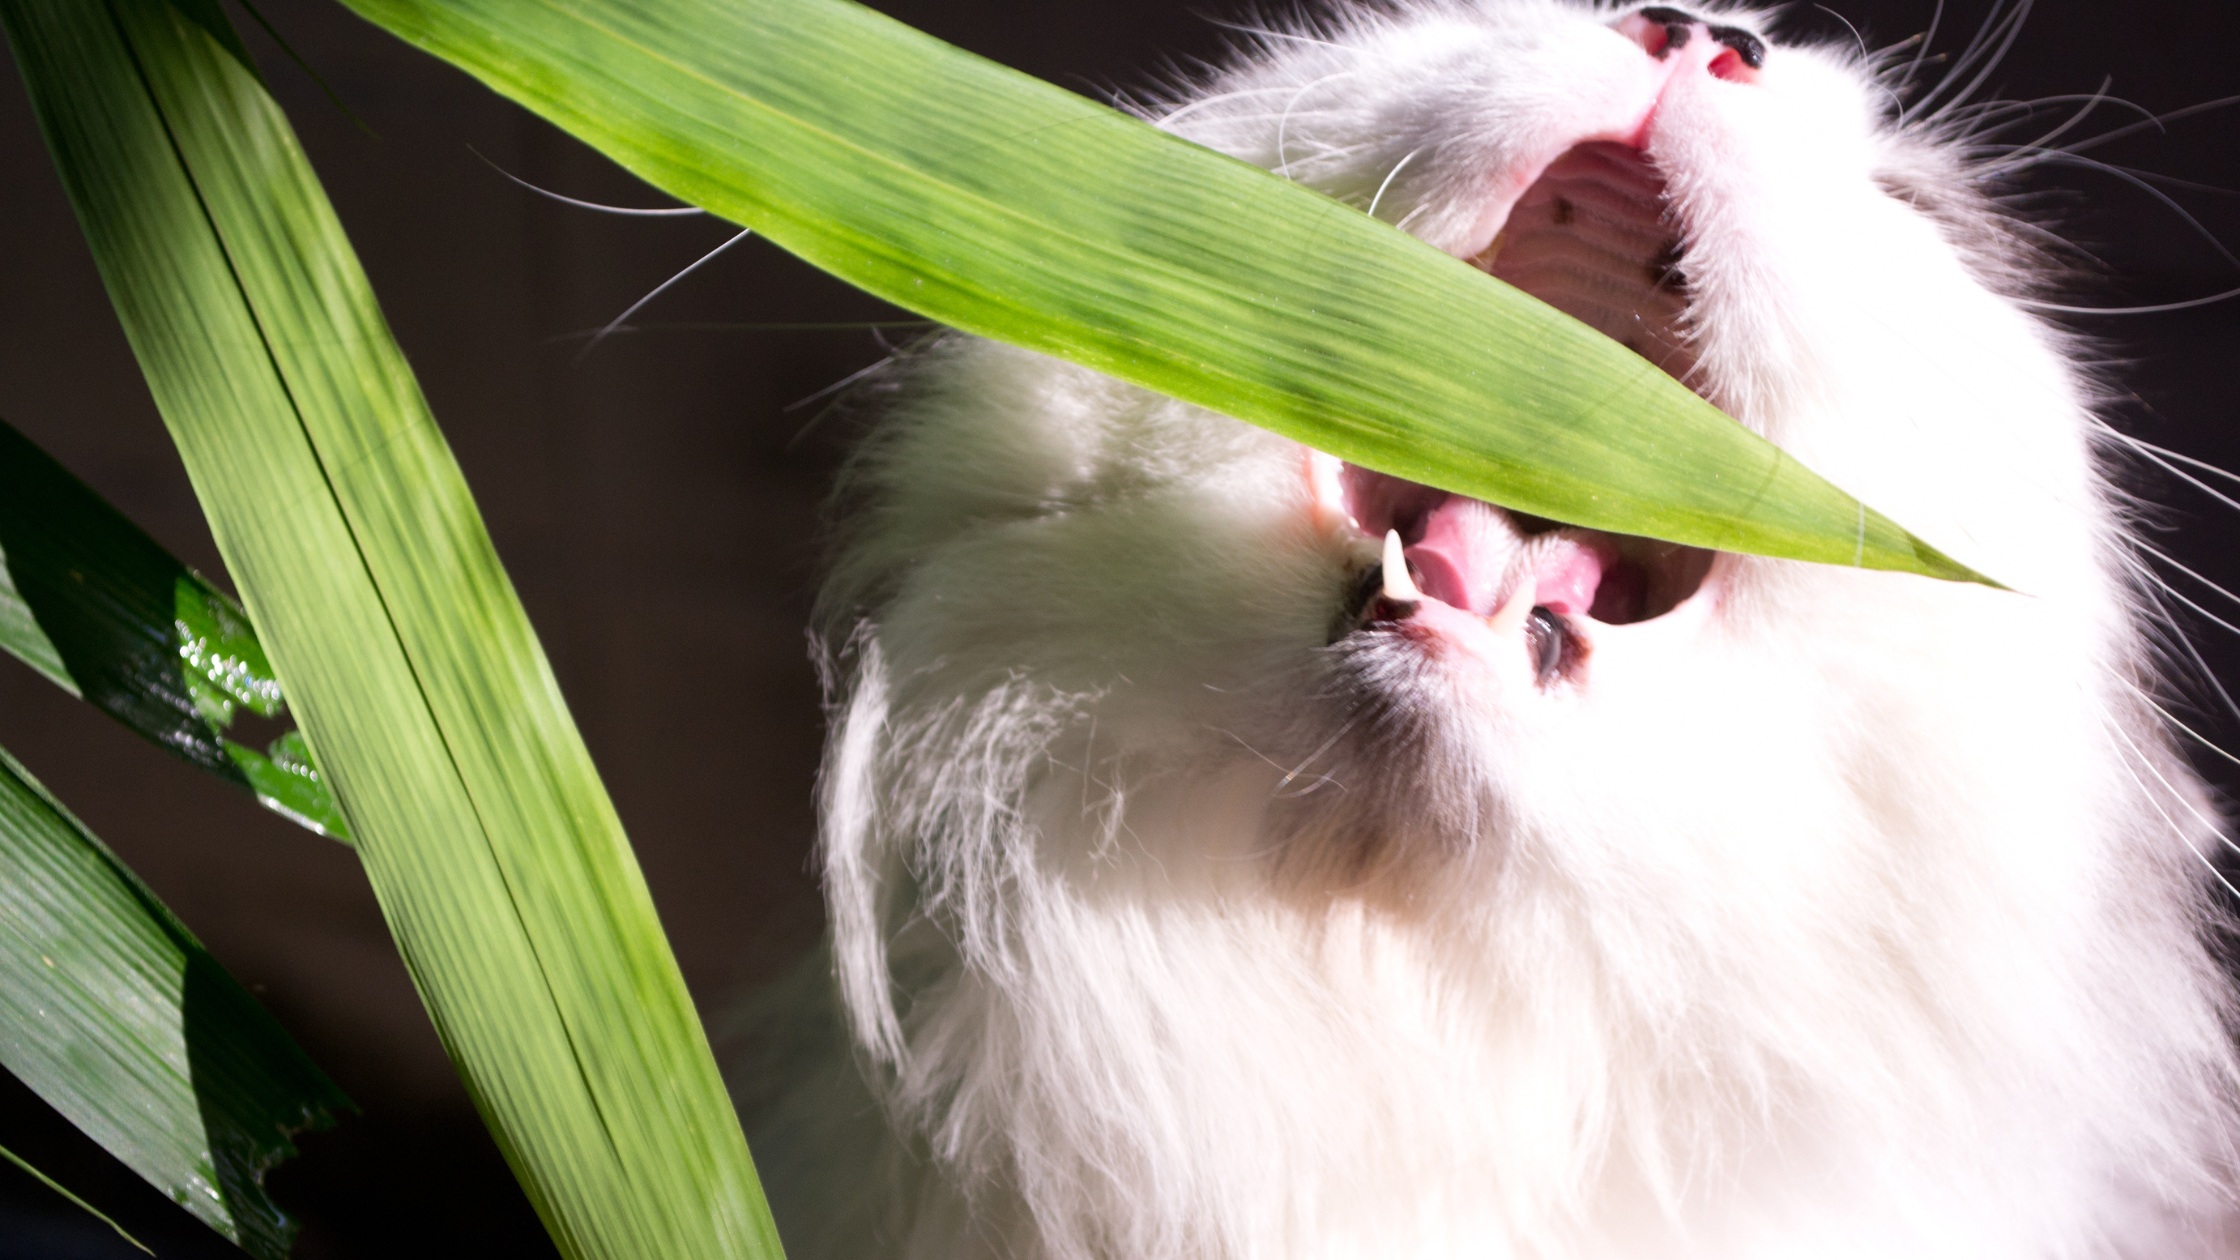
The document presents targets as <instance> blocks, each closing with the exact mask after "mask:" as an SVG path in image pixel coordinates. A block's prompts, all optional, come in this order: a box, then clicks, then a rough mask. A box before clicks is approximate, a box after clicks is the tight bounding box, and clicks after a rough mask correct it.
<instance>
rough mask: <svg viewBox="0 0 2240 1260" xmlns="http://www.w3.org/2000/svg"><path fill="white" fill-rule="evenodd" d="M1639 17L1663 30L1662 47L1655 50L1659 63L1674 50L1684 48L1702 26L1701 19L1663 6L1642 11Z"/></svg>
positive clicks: (1682, 10) (1684, 11) (1681, 10)
mask: <svg viewBox="0 0 2240 1260" xmlns="http://www.w3.org/2000/svg"><path fill="white" fill-rule="evenodd" d="M1639 16H1640V17H1641V18H1643V19H1644V20H1646V21H1650V22H1655V23H1656V24H1657V25H1659V26H1661V27H1663V28H1664V47H1662V48H1659V49H1658V50H1657V60H1659V61H1663V60H1664V59H1665V58H1667V57H1669V56H1671V55H1672V52H1673V50H1674V49H1676V48H1686V47H1687V46H1688V41H1689V40H1690V39H1692V38H1694V37H1695V33H1696V28H1697V27H1699V26H1701V25H1703V19H1702V18H1699V17H1697V16H1696V15H1695V14H1693V13H1690V12H1688V11H1687V10H1685V9H1668V8H1665V7H1664V6H1663V5H1654V6H1651V7H1650V8H1646V9H1642V10H1640V13H1639Z"/></svg>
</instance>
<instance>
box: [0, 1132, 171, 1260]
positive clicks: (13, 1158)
mask: <svg viewBox="0 0 2240 1260" xmlns="http://www.w3.org/2000/svg"><path fill="white" fill-rule="evenodd" d="M0 1159H4V1160H7V1161H8V1162H9V1163H11V1164H14V1165H15V1166H16V1167H18V1168H21V1169H22V1170H23V1171H25V1172H27V1173H29V1174H31V1176H32V1177H33V1178H34V1179H36V1180H37V1181H38V1182H39V1184H40V1185H43V1186H45V1187H46V1188H47V1189H49V1190H52V1191H54V1192H55V1193H56V1194H59V1195H61V1196H62V1197H63V1198H65V1199H68V1200H69V1201H70V1202H71V1203H73V1204H75V1205H77V1206H78V1207H79V1208H82V1209H84V1210H85V1212H86V1213H87V1214H88V1215H90V1216H92V1217H93V1219H95V1220H97V1221H99V1222H101V1223H102V1224H104V1225H106V1226H108V1227H109V1228H111V1229H113V1230H115V1231H117V1237H119V1238H122V1239H124V1240H125V1241H126V1242H128V1243H131V1244H132V1245H133V1246H135V1247H138V1248H139V1249H140V1250H142V1251H147V1252H148V1254H149V1255H151V1256H152V1255H154V1254H155V1252H153V1251H148V1244H146V1243H144V1242H141V1241H140V1240H139V1239H137V1238H134V1237H133V1236H132V1235H130V1234H128V1233H126V1232H125V1229H124V1226H122V1225H119V1224H117V1223H116V1222H115V1221H113V1220H110V1219H109V1214H108V1213H106V1212H104V1211H102V1210H101V1209H100V1208H97V1207H95V1206H94V1205H92V1204H91V1203H88V1202H86V1201H85V1200H84V1199H81V1198H79V1197H78V1196H77V1195H75V1194H72V1193H70V1189H69V1187H67V1186H65V1185H63V1184H62V1183H61V1182H59V1181H56V1180H55V1179H54V1178H52V1177H49V1176H48V1175H46V1174H45V1173H43V1172H40V1171H39V1170H38V1169H37V1168H34V1167H32V1166H31V1164H30V1162H29V1161H27V1160H26V1159H24V1157H23V1156H21V1155H18V1154H16V1153H15V1152H14V1151H11V1150H9V1149H8V1148H7V1147H4V1146H0Z"/></svg>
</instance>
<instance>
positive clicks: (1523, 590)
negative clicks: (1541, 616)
mask: <svg viewBox="0 0 2240 1260" xmlns="http://www.w3.org/2000/svg"><path fill="white" fill-rule="evenodd" d="M1539 594H1540V582H1539V579H1537V578H1535V577H1533V576H1532V575H1531V574H1530V573H1527V574H1525V575H1524V580H1523V581H1521V582H1519V583H1517V589H1516V590H1514V591H1511V592H1510V593H1509V602H1508V603H1506V604H1503V605H1502V606H1501V607H1499V608H1496V609H1494V610H1493V616H1491V617H1488V618H1486V624H1487V625H1489V626H1491V627H1492V628H1493V632H1494V633H1495V634H1502V635H1507V636H1509V637H1510V638H1516V637H1517V636H1518V635H1520V634H1522V633H1523V631H1524V619H1525V618H1526V617H1527V616H1530V615H1531V613H1532V601H1533V600H1534V599H1536V598H1538V597H1539Z"/></svg>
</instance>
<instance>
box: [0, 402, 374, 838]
mask: <svg viewBox="0 0 2240 1260" xmlns="http://www.w3.org/2000/svg"><path fill="white" fill-rule="evenodd" d="M0 648H4V649H6V650H7V651H9V652H12V653H14V654H15V655H16V656H17V657H19V658H21V659H22V660H23V662H24V663H25V664H27V665H29V666H31V667H32V668H33V669H35V670H38V671H39V672H40V673H42V674H44V675H46V676H47V677H48V678H49V679H50V680H52V681H53V682H54V683H55V684H56V685H57V686H59V687H61V688H63V689H64V690H65V691H68V692H69V693H70V694H72V695H74V696H77V697H79V698H81V699H84V700H87V701H89V702H91V703H92V704H93V705H94V706H95V707H96V708H99V709H100V710H101V711H102V712H104V713H107V714H108V715H109V716H110V717H113V718H115V719H116V720H118V721H119V722H122V723H124V724H125V726H127V727H129V728H130V729H131V730H132V731H133V733H134V734H137V735H139V736H141V737H142V738H144V739H147V740H149V741H150V742H152V743H154V744H155V745H156V746H157V747H159V748H162V749H164V750H165V751H167V752H170V753H172V754H174V755H175V756H177V757H179V758H180V759H182V760H184V761H186V762H187V763H189V764H190V765H195V766H199V767H201V768H202V769H204V770H208V771H209V772H211V773H212V774H215V775H217V776H218V777H219V778H221V779H224V780H226V781H227V782H228V783H231V784H233V785H235V786H236V787H240V788H243V789H246V790H248V791H251V792H253V793H255V795H256V797H257V799H258V801H260V802H261V803H262V804H263V805H264V806H265V807H266V808H268V809H271V810H273V811H274V812H276V813H279V814H281V815H283V816H285V817H287V818H290V819H292V820H294V821H296V822H298V823H301V824H302V825H303V826H306V827H309V828H310V829H312V830H313V831H316V832H319V833H320V834H322V835H328V836H333V837H335V838H336V839H340V840H347V839H348V838H349V829H348V828H347V827H346V826H345V825H344V823H343V821H342V815H341V813H340V811H338V810H336V809H335V807H334V800H333V798H332V797H331V795H330V794H329V793H328V792H327V788H326V784H325V782H324V781H323V780H322V779H321V778H320V776H319V772H318V768H317V767H316V766H315V765H314V764H313V763H312V760H311V756H310V750H309V749H308V748H307V747H305V745H304V743H303V738H302V736H300V735H298V734H297V733H295V732H293V731H290V732H288V733H286V734H283V735H281V736H279V737H278V738H277V739H274V740H272V741H271V743H270V745H269V746H268V747H267V748H266V749H265V750H264V751H263V752H259V751H257V750H256V749H253V748H250V747H248V746H246V745H244V744H241V743H238V742H236V741H234V740H231V739H227V738H226V737H225V735H224V732H225V731H226V730H227V729H228V728H230V727H231V726H232V725H233V721H234V713H235V711H236V709H237V708H245V709H247V710H249V711H250V712H252V713H255V714H257V715H258V716H260V717H266V718H273V717H278V716H280V714H281V713H282V712H283V711H284V707H285V706H284V703H283V701H282V698H281V694H280V684H279V681H278V680H277V679H275V678H274V677H273V676H272V666H271V664H270V663H268V662H267V661H266V660H265V655H264V649H263V648H262V647H261V646H259V644H258V643H257V639H256V635H255V633H254V632H253V631H252V630H251V629H250V627H249V619H248V617H247V615H245V614H244V613H243V612H242V611H241V609H240V607H239V606H238V605H236V604H235V603H234V602H233V600H231V599H229V598H228V597H227V596H226V595H225V594H224V593H223V592H222V591H219V590H218V589H217V588H216V587H213V586H211V585H210V584H209V583H208V582H205V581H204V580H202V578H200V577H198V576H197V575H195V574H194V573H193V572H192V571H190V570H189V569H188V568H187V566H185V565H183V564H181V563H179V561H178V560H177V559H176V558H174V557H173V556H172V555H171V553H169V552H167V551H165V550H164V549H163V548H162V547H161V546H160V545H158V544H157V542H156V540H155V539H153V538H150V537H148V535H147V534H146V533H144V532H143V531H142V530H141V529H140V527H139V526H137V525H134V524H133V523H132V522H131V521H129V520H127V519H125V516H124V514H123V513H121V512H119V511H117V510H116V509H115V508H113V507H111V506H109V504H108V503H106V502H104V501H103V500H102V498H101V496H100V495H98V494H95V493H94V492H93V488H92V487H90V486H88V485H86V484H85V483H84V482H82V481H80V480H78V479H77V478H76V477H73V476H71V475H70V473H69V471H68V470H67V469H65V468H63V466H62V465H61V464H58V463H56V462H55V461H54V459H53V457H51V456H49V455H48V454H47V453H46V452H45V451H42V450H40V449H39V448H38V447H37V446H35V445H33V444H32V442H31V440H30V439H29V438H26V437H25V436H23V434H21V433H19V432H17V431H16V429H15V428H14V426H12V425H10V424H8V423H7V422H6V421H5V420H0Z"/></svg>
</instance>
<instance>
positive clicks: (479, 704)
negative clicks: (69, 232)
mask: <svg viewBox="0 0 2240 1260" xmlns="http://www.w3.org/2000/svg"><path fill="white" fill-rule="evenodd" d="M0 18H4V20H5V22H6V24H7V27H8V31H9V35H10V38H11V40H12V41H13V43H14V46H15V49H16V54H17V58H18V61H19V63H20V64H21V65H22V67H23V69H24V74H25V78H26V79H27V81H28V82H29V84H30V86H31V89H32V97H33V101H34V105H35V108H36V110H37V112H38V115H39V119H40V124H41V126H42V128H43V129H44V131H45V134H46V136H47V139H48V143H49V145H50V147H51V148H52V150H53V152H54V155H55V158H56V165H57V167H58V169H59V170H60V171H61V173H62V175H63V182H64V184H65V186H66V187H67V188H68V190H69V192H70V195H71V198H72V201H73V203H74V204H75V206H76V208H77V211H78V215H79V219H80V222H81V223H82V224H83V226H84V227H85V230H86V236H87V239H88V241H89V242H90V244H91V245H92V248H93V254H94V258H95V261H96V263H97V265H98V266H99V268H100V270H101V273H102V278H103V280H104V282H105V283H106V284H107V286H108V289H109V293H110V296H111V298H112V300H113V301H114V303H115V305H116V307H117V310H118V313H119V316H120V317H121V319H122V322H123V324H124V328H125V332H126V336H127V338H128V340H129V341H130V342H131V344H132V347H133V350H134V352H135V354H136V355H137V356H138V358H139V360H140V363H141V366H142V369H143V371H145V373H146V374H147V377H148V381H149V385H150V388H151V390H152V392H153V393H154V395H155V399H156V403H157V407H158V409H159V410H160V411H161V412H162V413H163V417H164V421H165V423H166V425H168V426H169V428H170V430H171V432H172V435H173V437H174V439H175V440H176V441H177V442H178V445H179V448H180V451H181V453H182V455H183V456H184V459H185V463H186V465H187V471H188V474H189V476H190V477H191V478H192V480H193V482H194V485H195V489H196V492H197V493H198V494H199V495H200V496H201V500H202V503H203V507H204V510H205V511H206V512H207V513H208V515H209V517H210V522H211V528H212V533H213V535H214V536H215V538H216V539H217V542H218V546H219V549H220V551H221V552H222V553H223V554H224V555H225V558H226V563H227V567H228V570H229V571H230V572H231V573H232V575H233V577H234V578H235V580H236V581H237V582H238V583H239V586H240V590H241V593H242V599H243V602H244V603H245V604H246V605H247V607H248V609H249V611H250V614H251V615H252V617H253V618H254V620H255V622H256V626H257V630H258V637H259V639H260V640H261V641H262V643H263V645H264V647H265V650H266V651H267V652H268V653H269V654H270V656H271V658H272V663H273V664H274V666H275V667H276V668H277V671H278V675H279V677H280V679H281V681H282V682H283V683H284V684H285V686H286V688H287V694H288V697H289V703H290V706H291V708H292V709H293V711H294V712H295V714H296V717H297V720H298V721H299V723H300V724H301V729H302V731H303V734H304V735H305V736H306V738H307V739H308V740H309V743H310V745H311V747H313V748H316V749H317V750H318V754H319V760H320V764H321V765H322V766H323V767H325V768H326V770H327V771H328V773H329V777H330V782H331V784H332V786H333V788H334V793H335V797H336V799H337V800H338V801H339V802H340V804H341V806H342V809H343V812H344V814H345V815H346V817H347V818H348V820H349V824H350V829H351V833H352V835H353V836H354V837H355V839H356V842H357V846H358V852H359V854H360V856H361V857H362V858H363V860H364V862H365V867H366V872H367V875H368V877H369V878H370V880H371V882H372V884H373V888H374V891H375V893H376V895H377V896H378V897H379V898H380V900H381V904H382V909H383V912H384V913H385V914H386V915H387V917H388V920H389V924H390V927H391V929H392V930H393V931H394V932H395V934H396V937H397V940H398V944H399V946H400V948H401V950H402V951H403V954H404V957H405V961H406V964H407V966H408V967H409V968H410V969H411V972H412V975H413V978H414V981H415V983H416V984H417V985H418V986H419V988H420V992H421V995H422V997H423V998H424V1000H425V1001H426V1002H427V1005H428V1008H429V1011H430V1013H431V1014H432V1015H433V1017H434V1020H435V1023H436V1028H437V1031H438V1032H439V1033H440V1034H441V1036H442V1037H443V1039H444V1043H445V1046H446V1048H447V1049H448V1050H449V1051H450V1052H451V1055H452V1058H453V1060H454V1062H455V1063H457V1064H458V1066H459V1068H460V1071H461V1074H462V1076H463V1077H464V1078H465V1081H466V1083H467V1086H468V1089H469V1091H470V1093H471V1094H472V1096H473V1097H474V1099H475V1101H476V1104H477V1105H478V1106H479V1107H480V1108H481V1109H482V1112H483V1115H484V1117H485V1118H486V1119H487V1120H488V1121H489V1122H490V1125H491V1128H492V1130H493V1132H494V1133H495V1135H496V1136H497V1138H498V1142H499V1145H500V1148H501V1150H503V1151H504V1153H505V1155H506V1158H507V1159H508V1161H509V1162H510V1163H511V1164H512V1166H513V1168H514V1170H515V1171H516V1173H517V1174H518V1175H519V1176H520V1178H521V1180H522V1183H523V1185H524V1187H525V1188H526V1189H527V1191H528V1193H529V1197H530V1201H531V1202H532V1203H533V1204H534V1205H535V1207H536V1209H537V1211H538V1212H539V1214H540V1215H541V1216H542V1217H543V1219H544V1221H545V1224H546V1226H547V1227H548V1228H549V1229H550V1230H551V1232H552V1234H553V1237H554V1239H555V1240H556V1241H557V1242H558V1244H559V1246H560V1248H561V1250H562V1252H563V1253H564V1254H566V1255H569V1256H571V1257H601V1258H606V1257H613V1258H616V1260H621V1258H623V1257H630V1258H633V1260H635V1258H639V1257H661V1258H662V1260H690V1258H693V1257H717V1256H735V1257H745V1256H777V1255H778V1254H779V1249H778V1243H777V1237H776V1233H775V1231H774V1230H773V1229H772V1227H771V1225H770V1221H769V1215H768V1210H767V1208H766V1207H765V1206H764V1205H763V1202H762V1196H761V1191H760V1189H759V1187H758V1185H757V1183H756V1181H755V1178H754V1173H753V1167H752V1164H751V1162H750V1161H749V1159H748V1156H747V1150H746V1144H745V1140H744V1139H743V1138H742V1137H741V1135H740V1132H739V1128H738V1123H737V1120H736V1119H735V1118H734V1117H733V1115H732V1111H731V1103H730V1099H729V1097H728V1095H727V1094H726V1093H725V1091H724V1088H723V1084H722V1081H721V1079H720V1078H719V1076H718V1075H717V1072H716V1067H715V1061H714V1057H713V1055H712V1054H711V1053H710V1051H709V1049H708V1046H707V1042H706V1039H705V1038H704V1037H703V1035H702V1033H701V1031H700V1025H699V1020H698V1017H697V1015H696V1014H695V1013H694V1011H693V1008H692V1004H691V1001H690V997H689V995H688V994H687V992H686V990H685V987H684V983H683V979H682V977H681V975H680V974H679V973H678V971H677V967H676V963H675V960H674V958H673V957H672V956H671V955H670V953H669V950H668V945H667V942H666V941H665V940H664V938H663V936H662V933H661V930H660V925H659V923H658V921H657V920H656V918H655V915H654V912H653V906H652V901H651V898H650V897H649V896H648V894H647V892H646V888H645V884H644V880H643V878H642V877H641V875H640V873H639V871H638V868H637V864H636V862H635V860H634V859H633V857H632V855H631V853H630V850H629V846H628V843H627V841H626V839H625V837H624V836H623V833H622V828H621V825H620V823H619V821H618V820H617V818H616V817H615V814H614V810H613V807H612V805H611V804H610V802H609V801H608V799H607V796H606V794H605V791H604V789H603V787H602V786H601V785H600V783H599V780H598V777H597V775H596V774H595V773H594V771H593V769H592V766H591V763H590V758H589V756H588V754H587V753H586V751H585V749H584V747H583V744H582V741H581V738H580V737H579V735H578V734H577V732H576V730H575V727H574V725H573V723H572V722H571V721H570V720H569V718H568V715H567V711H566V708H565V706H564V705H563V704H562V702H561V699H560V696H559V692H558V689H557V687H556V685H555V684H554V681H553V678H552V674H551V670H550V668H549V666H548V665H547V663H546V661H545V658H544V656H543V653H542V651H541V649H540V648H539V647H538V645H537V642H536V639H535V636H534V634H533V633H532V632H531V630H530V628H529V625H528V621H527V618H526V617H525V615H524V614H523V612H522V610H521V607H520V604H519V601H518V600H517V599H516V598H515V597H514V594H513V591H512V589H511V587H510V586H509V585H508V583H507V582H506V579H505V575H504V572H503V570H502V568H501V567H500V565H499V563H498V559H497V556H496V553H495V552H494V551H493V549H492V548H491V545H490V540H489V537H488V535H487V533H486V532H485V530H484V528H483V526H482V522H481V519H480V517H479V515H478V514H477V513H476V511H475V508H474V504H473V501H472V498H471V497H470V496H469V494H468V492H467V489H466V485H465V483H464V481H463V480H462V479H461V477H460V474H459V470H458V468H457V466H456V465H455V464H454V462H453V461H452V458H451V454H450V451H449V449H448V448H447V447H446V446H445V445H444V442H443V439H442V436H441V435H440V434H439V433H438V432H437V430H436V428H435V425H434V422H433V419H432V418H431V417H430V416H429V414H428V412H427V409H426V405H425V403H424V402H423V401H422V399H421V397H420V394H419V390H418V386H417V385H416V384H415V382H414V381H413V379H412V375H411V373H410V371H409V369H408V368H407V367H406V366H405V363H404V361H403V357H402V355H401V354H400V353H399V352H398V350H397V347H396V345H395V343H394V342H393V341H392V340H391V338H390V336H389V334H388V331H387V328H386V326H385V325H384V324H383V322H382V319H381V315H380V311H379V309H378V307H377V306H376V304H375V302H374V300H373V296H372V293H371V291H370V289H369V288H368V286H367V283H366V279H365V276H364V274H363V273H362V271H361V270H360V269H359V266H358V264H357V260H356V258H355V256H354V255H353V254H352V252H351V250H350V248H349V244H348V241H347V240H346V239H345V237H344V235H343V233H342V229H341V227H340V225H339V224H338V223H337V222H336V221H335V218H334V214H333V210H332V208H331V207H330V206H329V205H328V203H327V201H326V198H325V196H324V194H323V193H321V191H320V190H319V187H318V183H317V180H316V178H315V177H314V176H313V174H312V172H311V170H310V167H309V165H308V163H307V162H306V161H305V160H304V157H303V154H302V152H301V150H300V149H299V147H298V146H297V144H296V141H295V137H294V135H293V133H292V132H291V131H290V130H289V128H288V126H287V123H286V120H285V119H284V118H282V117H281V115H280V113H279V111H278V109H277V107H275V106H274V105H273V103H272V102H271V100H270V99H269V98H268V97H267V96H265V94H264V92H263V91H262V89H261V88H260V87H259V86H258V84H257V82H256V81H255V79H254V78H253V76H251V75H250V74H249V73H248V72H247V71H245V70H244V69H242V68H241V67H240V66H239V65H238V64H236V63H235V62H234V60H233V58H232V57H231V56H230V55H229V54H228V53H227V52H226V50H225V49H224V48H223V47H222V46H221V45H220V44H219V43H218V42H217V41H216V40H214V39H213V38H212V37H211V36H210V35H209V34H208V33H207V32H206V31H205V30H204V29H203V28H202V27H201V26H199V25H197V24H196V23H195V22H193V21H191V20H188V19H185V18H182V17H181V16H180V15H179V14H178V12H177V11H176V10H174V9H172V8H170V7H168V6H167V5H166V4H164V3H163V2H162V0H108V2H107V3H98V2H89V0H0Z"/></svg>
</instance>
